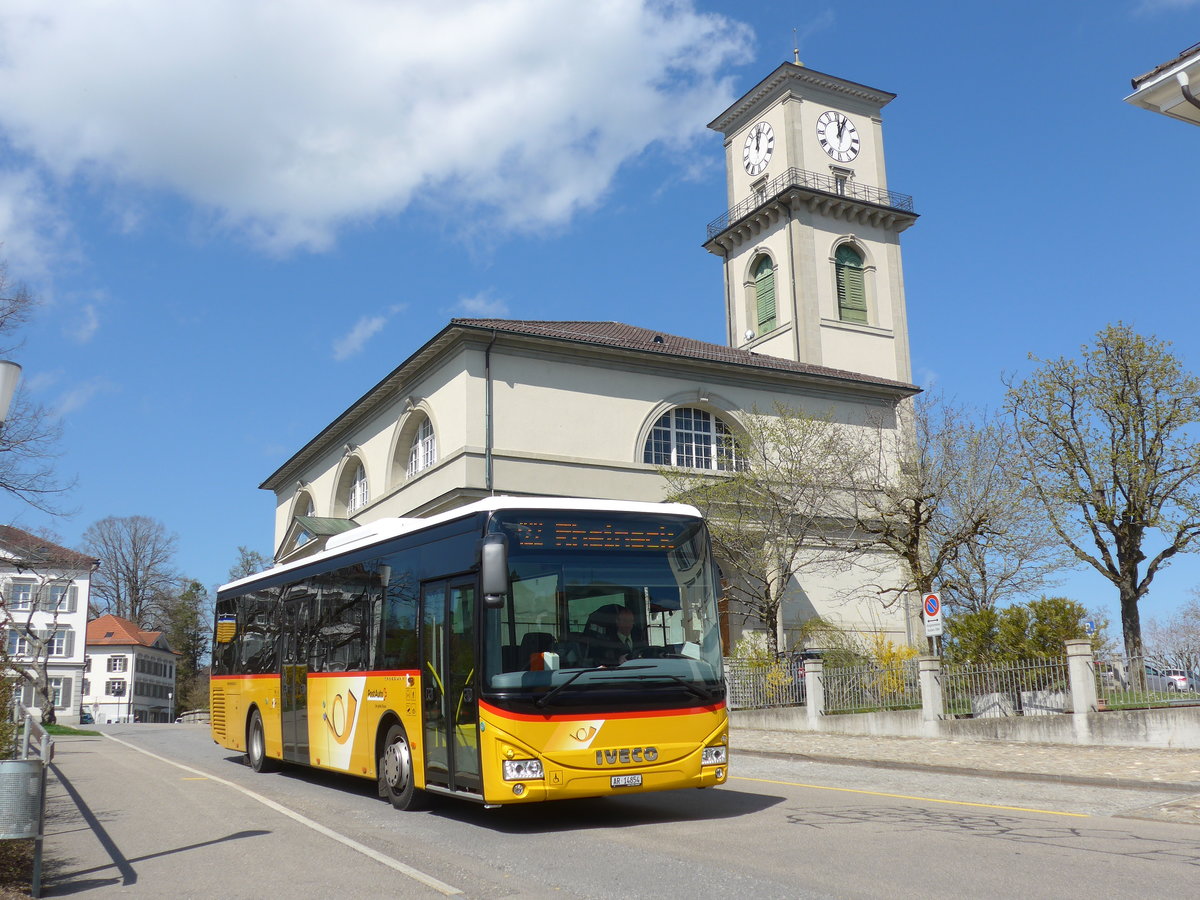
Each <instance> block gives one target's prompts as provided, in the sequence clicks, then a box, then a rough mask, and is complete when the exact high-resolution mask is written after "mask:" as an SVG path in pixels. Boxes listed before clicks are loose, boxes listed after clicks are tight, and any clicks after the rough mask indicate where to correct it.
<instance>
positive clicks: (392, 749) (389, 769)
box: [379, 723, 425, 810]
mask: <svg viewBox="0 0 1200 900" xmlns="http://www.w3.org/2000/svg"><path fill="white" fill-rule="evenodd" d="M414 779H415V772H414V771H413V762H412V747H411V745H410V744H409V743H408V735H407V734H405V733H404V726H403V725H400V724H399V723H395V724H393V725H392V726H391V727H390V728H388V731H387V737H385V738H384V739H383V752H382V754H381V755H380V757H379V796H381V797H383V798H384V799H385V800H387V801H389V802H390V803H391V804H392V806H394V807H395V808H396V809H401V810H405V809H420V808H421V807H422V806H423V805H424V798H425V792H424V791H420V790H417V786H416V784H415V782H414Z"/></svg>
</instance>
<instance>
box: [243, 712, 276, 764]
mask: <svg viewBox="0 0 1200 900" xmlns="http://www.w3.org/2000/svg"><path fill="white" fill-rule="evenodd" d="M246 761H247V762H248V763H250V768H252V769H253V770H254V771H255V772H270V771H273V770H274V768H275V763H274V762H273V761H272V760H271V759H269V758H268V757H267V739H266V735H265V734H264V733H263V723H262V716H261V715H260V714H259V712H258V710H257V709H256V710H254V712H252V713H251V714H250V725H249V727H248V728H247V729H246Z"/></svg>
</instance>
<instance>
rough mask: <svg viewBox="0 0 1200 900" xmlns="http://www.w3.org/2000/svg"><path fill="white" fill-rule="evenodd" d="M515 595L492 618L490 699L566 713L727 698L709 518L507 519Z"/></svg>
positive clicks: (502, 529) (488, 626)
mask: <svg viewBox="0 0 1200 900" xmlns="http://www.w3.org/2000/svg"><path fill="white" fill-rule="evenodd" d="M490 530H491V531H492V532H494V533H495V532H499V533H502V534H504V535H506V536H507V538H508V568H509V573H510V581H511V585H510V590H509V594H508V596H507V598H506V599H505V603H504V607H503V608H502V609H489V610H487V612H486V618H485V629H484V634H485V638H484V642H483V644H484V647H483V651H484V659H485V663H484V665H485V675H486V677H485V679H484V684H483V690H484V692H485V694H488V695H489V696H490V697H492V698H493V699H496V700H504V699H507V700H509V701H514V702H523V703H532V704H533V705H534V706H537V707H540V708H542V709H543V710H544V711H546V712H551V711H560V710H561V709H563V708H566V707H574V708H581V707H582V708H589V707H591V706H594V705H595V704H604V705H609V704H613V703H616V704H618V705H620V704H628V703H630V702H632V701H633V698H634V697H637V698H639V701H640V702H643V703H647V704H659V705H683V704H684V703H687V704H690V705H696V704H697V703H699V702H701V701H703V702H704V703H714V702H717V701H720V700H723V699H724V693H723V687H722V685H723V682H722V675H721V637H720V625H719V620H718V615H717V593H716V585H717V579H716V577H715V570H714V566H713V564H712V558H711V555H710V553H709V547H708V535H707V531H706V529H705V527H704V523H703V522H702V521H701V520H700V519H698V518H694V517H688V516H678V515H651V516H648V515H645V514H635V513H592V512H581V513H562V512H558V513H543V512H540V511H533V512H529V513H522V512H505V513H499V514H497V515H496V516H495V517H494V518H493V520H492V524H491V526H490Z"/></svg>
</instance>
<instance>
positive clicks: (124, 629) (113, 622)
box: [87, 613, 174, 652]
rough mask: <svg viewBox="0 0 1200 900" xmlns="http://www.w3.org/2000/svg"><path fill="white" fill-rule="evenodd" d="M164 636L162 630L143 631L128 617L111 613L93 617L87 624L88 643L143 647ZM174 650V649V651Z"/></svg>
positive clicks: (151, 644)
mask: <svg viewBox="0 0 1200 900" xmlns="http://www.w3.org/2000/svg"><path fill="white" fill-rule="evenodd" d="M162 636H163V633H162V632H161V631H142V629H140V628H138V627H137V625H135V624H133V622H130V621H129V620H128V619H122V618H121V617H120V616H114V615H112V614H111V613H109V614H108V615H103V616H101V617H100V618H98V619H92V621H90V622H88V626H87V643H88V645H89V646H90V645H92V644H107V645H111V646H121V647H128V646H129V645H131V644H136V645H138V646H141V647H153V646H154V644H155V643H156V642H157V641H158V640H159V638H161V637H162ZM172 652H174V651H172Z"/></svg>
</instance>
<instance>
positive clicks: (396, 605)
mask: <svg viewBox="0 0 1200 900" xmlns="http://www.w3.org/2000/svg"><path fill="white" fill-rule="evenodd" d="M410 562H411V561H410ZM384 563H385V564H387V565H390V566H391V570H390V572H389V577H388V584H387V587H386V589H384V593H383V604H382V606H383V608H382V610H381V615H382V619H383V621H382V624H381V627H380V629H379V664H378V667H379V668H382V669H416V668H418V666H419V664H420V663H419V655H418V649H419V648H418V644H417V590H416V584H417V579H416V575H415V574H414V573H413V571H412V567H411V565H407V566H406V565H405V558H404V555H403V554H395V555H393V556H390V557H387V558H386V559H385V560H384Z"/></svg>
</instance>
